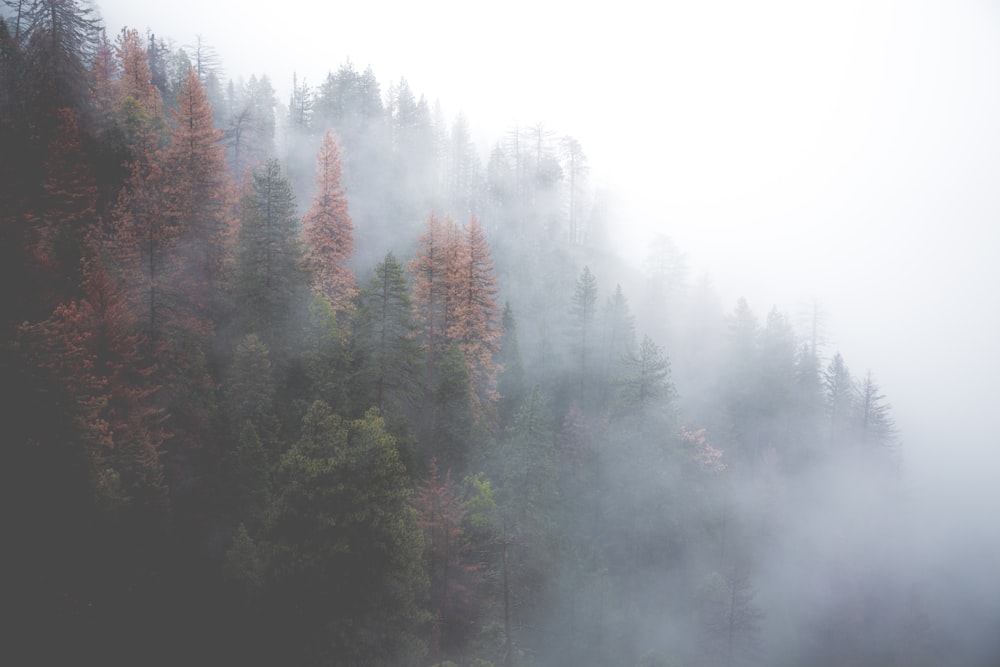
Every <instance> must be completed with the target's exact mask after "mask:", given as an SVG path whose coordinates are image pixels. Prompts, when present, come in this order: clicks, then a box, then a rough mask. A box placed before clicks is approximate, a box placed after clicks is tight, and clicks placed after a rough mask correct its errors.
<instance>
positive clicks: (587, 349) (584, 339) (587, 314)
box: [570, 266, 597, 383]
mask: <svg viewBox="0 0 1000 667" xmlns="http://www.w3.org/2000/svg"><path fill="white" fill-rule="evenodd" d="M570 318H571V321H572V326H573V330H572V333H571V335H572V337H573V345H572V347H573V350H574V351H575V353H576V358H577V360H578V366H577V369H578V371H579V377H580V381H581V383H582V382H585V381H586V378H587V372H588V370H589V369H588V363H587V362H588V361H591V359H590V357H591V348H592V347H593V345H594V324H595V322H596V318H597V279H596V278H595V277H594V274H593V273H591V272H590V267H589V266H585V267H583V271H581V272H580V276H579V277H578V278H577V280H576V288H575V290H574V291H573V301H572V303H571V305H570Z"/></svg>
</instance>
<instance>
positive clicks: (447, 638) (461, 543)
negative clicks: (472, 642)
mask: <svg viewBox="0 0 1000 667" xmlns="http://www.w3.org/2000/svg"><path fill="white" fill-rule="evenodd" d="M412 503H413V506H414V507H415V508H416V510H417V512H418V515H419V523H420V527H421V529H422V530H423V531H424V537H425V539H426V542H427V546H428V549H427V559H428V563H429V567H428V570H429V573H430V600H431V610H432V612H433V613H434V615H435V618H434V631H433V633H434V638H433V641H434V654H433V656H437V655H450V654H451V655H454V654H455V652H457V651H458V650H459V649H461V648H462V647H463V646H464V645H465V643H466V642H467V641H468V640H469V638H470V636H471V635H472V633H473V631H474V630H475V628H476V625H477V623H478V621H479V619H480V617H481V616H482V613H483V608H482V607H483V601H482V598H481V595H482V593H483V592H482V591H481V590H480V589H481V588H482V586H483V585H484V583H485V577H484V572H483V568H484V563H483V562H482V561H481V560H479V559H478V558H477V557H476V554H475V552H474V551H473V544H472V542H471V540H470V538H469V536H468V535H467V534H466V532H465V527H464V524H465V521H466V517H467V515H468V512H469V511H468V508H467V507H466V504H465V503H464V502H462V501H461V500H460V499H459V497H458V492H457V489H456V487H455V484H454V482H453V481H452V478H451V471H450V470H448V471H446V472H445V473H444V475H443V476H442V475H441V474H440V471H439V470H438V464H437V460H436V459H432V460H431V467H430V476H429V477H428V479H427V480H426V481H425V482H424V483H422V484H420V485H419V486H418V487H417V491H416V493H415V495H414V497H413V500H412ZM433 656H432V657H433Z"/></svg>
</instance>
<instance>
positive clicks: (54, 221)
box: [28, 108, 98, 307]
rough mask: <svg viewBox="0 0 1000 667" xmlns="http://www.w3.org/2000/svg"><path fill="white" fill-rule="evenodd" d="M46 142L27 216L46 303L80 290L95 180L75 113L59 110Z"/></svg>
mask: <svg viewBox="0 0 1000 667" xmlns="http://www.w3.org/2000/svg"><path fill="white" fill-rule="evenodd" d="M58 117H59V125H58V127H57V128H56V131H55V133H54V135H53V136H52V139H51V141H50V142H49V146H48V154H47V157H46V160H45V172H46V178H45V181H44V182H43V183H42V191H41V196H40V201H39V202H38V204H37V205H36V208H35V211H34V212H32V213H30V214H29V216H28V218H29V220H30V221H31V223H32V232H33V235H32V236H33V238H32V241H31V248H32V251H33V254H34V259H35V262H36V265H37V269H38V276H37V280H38V281H39V282H41V283H42V284H43V285H44V286H45V291H46V292H47V293H46V294H45V299H46V303H48V304H49V307H52V306H54V305H55V304H56V303H57V302H58V298H59V297H60V296H63V295H65V296H72V295H76V294H78V287H77V286H78V285H80V284H81V283H82V275H81V269H82V260H83V257H84V244H85V242H86V240H87V239H88V237H90V236H91V235H93V234H95V233H96V231H97V229H98V226H97V221H98V220H97V184H96V182H95V181H94V177H93V176H92V174H91V171H90V167H89V164H88V160H87V157H86V156H85V154H84V152H83V145H82V140H81V137H80V131H79V127H78V125H77V122H76V116H75V114H74V113H73V111H72V110H70V109H68V108H67V109H60V110H59V112H58Z"/></svg>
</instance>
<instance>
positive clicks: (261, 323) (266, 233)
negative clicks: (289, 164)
mask: <svg viewBox="0 0 1000 667" xmlns="http://www.w3.org/2000/svg"><path fill="white" fill-rule="evenodd" d="M240 218H241V226H240V233H239V243H238V252H237V263H236V281H235V286H234V289H235V292H236V297H237V303H239V304H240V318H241V319H242V321H243V323H244V327H245V330H246V331H247V332H257V333H259V334H260V335H261V336H262V337H263V338H264V341H265V342H267V343H269V344H270V345H271V346H272V347H273V346H275V345H278V344H280V343H281V342H282V341H285V340H287V336H288V334H289V333H290V327H291V326H292V319H293V317H294V316H295V314H296V312H297V309H298V308H299V307H301V306H302V305H304V296H305V295H304V294H303V290H304V287H305V285H306V273H305V271H304V268H303V253H302V247H301V245H300V243H299V230H298V218H297V216H296V215H295V197H294V195H293V194H292V187H291V184H290V183H289V182H288V180H287V179H286V178H285V177H284V176H283V175H282V173H281V166H280V165H279V164H278V161H277V160H273V159H272V160H268V161H267V162H266V163H265V164H264V165H263V166H262V167H260V168H258V169H257V170H255V171H254V173H253V178H252V182H251V185H250V188H249V189H248V190H247V193H246V194H245V195H244V197H243V203H242V207H241V213H240Z"/></svg>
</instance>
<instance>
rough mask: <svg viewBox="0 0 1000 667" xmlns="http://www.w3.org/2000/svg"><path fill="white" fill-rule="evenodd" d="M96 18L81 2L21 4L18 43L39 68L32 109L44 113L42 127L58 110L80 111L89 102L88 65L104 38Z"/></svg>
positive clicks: (16, 33) (34, 70)
mask: <svg viewBox="0 0 1000 667" xmlns="http://www.w3.org/2000/svg"><path fill="white" fill-rule="evenodd" d="M92 13H93V8H91V7H86V6H83V5H82V4H81V3H78V2H76V1H75V0H34V1H32V2H24V3H18V11H17V16H16V18H15V29H14V37H15V39H16V40H18V41H20V42H21V43H23V44H25V45H26V51H27V55H28V57H29V61H30V62H31V63H32V64H33V66H32V68H31V70H30V71H29V76H30V77H31V78H32V79H33V85H32V86H31V91H30V92H31V95H32V106H33V107H34V108H35V109H36V110H37V111H40V112H41V117H40V118H38V119H36V122H42V123H44V122H45V120H46V119H47V117H48V113H49V112H51V111H54V110H56V109H60V108H63V107H76V108H80V106H81V105H82V103H83V102H84V101H85V100H86V99H87V96H86V92H85V91H86V89H87V88H86V87H87V83H88V80H89V77H88V76H87V75H88V72H87V64H88V63H90V62H91V61H92V59H93V53H94V51H95V50H96V46H97V43H98V38H99V35H100V20H99V19H98V18H97V17H95V16H93V15H92Z"/></svg>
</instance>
